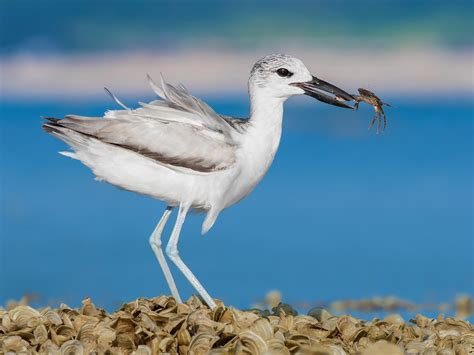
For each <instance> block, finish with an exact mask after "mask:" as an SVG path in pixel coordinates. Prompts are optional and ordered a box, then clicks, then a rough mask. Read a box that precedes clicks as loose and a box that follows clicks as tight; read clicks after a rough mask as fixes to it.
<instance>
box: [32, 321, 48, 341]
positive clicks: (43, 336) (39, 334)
mask: <svg viewBox="0 0 474 355" xmlns="http://www.w3.org/2000/svg"><path fill="white" fill-rule="evenodd" d="M33 335H34V336H35V341H36V344H43V343H45V342H46V341H47V340H48V338H49V336H48V330H47V329H46V327H45V326H44V324H40V325H38V326H37V327H36V328H35V330H34V331H33Z"/></svg>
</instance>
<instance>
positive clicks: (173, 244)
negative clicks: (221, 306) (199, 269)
mask: <svg viewBox="0 0 474 355" xmlns="http://www.w3.org/2000/svg"><path fill="white" fill-rule="evenodd" d="M188 210H189V206H187V205H183V204H180V205H179V211H178V217H177V218H176V224H175V225H174V228H173V232H172V233H171V237H170V240H169V242H168V245H167V246H166V254H167V255H168V256H169V258H170V259H171V261H172V262H173V263H174V264H175V265H176V266H177V267H178V269H179V270H181V272H182V273H183V275H184V276H185V277H186V278H187V279H188V281H189V282H190V283H191V285H193V287H194V288H195V289H196V291H197V292H198V293H199V294H200V295H201V297H202V298H203V299H204V301H205V302H206V303H207V305H208V306H209V307H210V308H215V307H216V303H215V302H214V300H213V299H212V298H211V296H209V294H208V293H207V291H206V290H205V289H204V287H203V286H202V285H201V283H200V282H199V281H198V279H197V278H196V276H194V275H193V273H192V272H191V270H190V269H189V268H188V267H187V266H186V264H185V263H184V262H183V260H181V257H180V256H179V251H178V241H179V235H180V233H181V227H182V226H183V223H184V220H185V219H186V214H187V213H188Z"/></svg>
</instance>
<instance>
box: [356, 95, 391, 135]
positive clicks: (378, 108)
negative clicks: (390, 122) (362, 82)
mask: <svg viewBox="0 0 474 355" xmlns="http://www.w3.org/2000/svg"><path fill="white" fill-rule="evenodd" d="M357 90H358V91H359V95H353V97H354V99H355V101H356V103H355V104H354V108H355V109H356V110H357V109H358V108H359V103H360V102H365V103H367V104H369V105H372V106H373V108H374V111H375V115H374V118H373V119H372V122H371V123H370V126H369V129H371V128H372V127H373V126H374V124H375V121H377V120H378V123H377V133H379V131H380V128H381V126H382V117H383V128H382V132H383V131H384V130H385V128H386V127H387V116H385V112H384V110H383V108H382V106H388V107H392V106H390V105H389V104H387V103H386V102H383V101H382V100H380V98H379V97H378V96H377V95H375V94H374V93H373V92H372V91H369V90H367V89H363V88H359V89H357Z"/></svg>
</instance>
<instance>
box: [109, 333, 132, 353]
mask: <svg viewBox="0 0 474 355" xmlns="http://www.w3.org/2000/svg"><path fill="white" fill-rule="evenodd" d="M135 342H136V338H135V334H134V333H133V332H131V333H125V332H122V333H118V332H117V335H116V338H115V342H114V345H115V346H117V347H119V348H123V349H127V350H133V349H135Z"/></svg>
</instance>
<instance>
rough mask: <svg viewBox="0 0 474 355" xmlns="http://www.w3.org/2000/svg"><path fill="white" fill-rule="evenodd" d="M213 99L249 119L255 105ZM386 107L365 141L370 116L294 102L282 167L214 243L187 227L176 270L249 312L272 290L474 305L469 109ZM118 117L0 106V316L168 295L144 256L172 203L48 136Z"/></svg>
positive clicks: (97, 109) (234, 212)
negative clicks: (122, 183) (21, 308)
mask: <svg viewBox="0 0 474 355" xmlns="http://www.w3.org/2000/svg"><path fill="white" fill-rule="evenodd" d="M207 99H208V101H210V103H211V104H212V105H213V107H215V109H216V110H218V111H219V112H222V113H226V114H234V115H241V116H245V115H246V113H247V100H246V98H243V97H232V98H217V97H214V98H213V97H208V98H207ZM386 99H387V101H388V102H391V103H393V104H394V106H395V108H392V109H387V113H388V117H389V120H390V122H389V128H388V130H387V132H386V133H385V134H382V135H376V134H375V132H374V131H368V130H367V126H368V123H369V120H370V118H371V117H372V111H371V108H370V107H364V108H361V110H360V111H359V112H357V113H354V112H349V111H348V110H343V109H339V108H335V107H330V106H327V105H324V104H321V103H317V102H315V101H312V100H310V99H309V98H297V99H293V100H290V102H288V104H287V105H286V112H285V121H284V131H283V137H282V141H281V146H280V149H279V152H278V154H277V156H276V159H275V162H274V164H273V166H272V167H271V169H270V171H269V173H268V174H267V176H266V177H265V179H264V180H263V181H262V183H261V184H260V185H259V186H258V187H257V189H256V190H255V191H254V193H253V194H251V195H250V196H249V197H248V198H247V199H245V200H244V201H242V202H241V203H240V204H238V205H236V206H234V207H232V208H230V209H229V210H226V211H224V212H223V213H222V214H221V216H220V218H219V219H218V221H217V223H216V225H215V226H214V228H213V229H212V230H211V231H210V232H209V233H208V234H207V235H205V236H204V237H203V236H201V235H200V224H201V223H202V219H203V216H202V215H192V216H190V217H189V218H188V219H187V221H186V224H185V227H184V230H183V234H182V238H181V249H180V250H181V256H182V257H183V259H184V260H185V261H186V262H187V263H188V265H189V266H190V267H191V269H192V270H194V272H195V273H196V275H197V276H198V277H199V278H200V280H201V281H202V282H203V284H204V285H205V286H206V287H207V289H208V290H209V292H210V293H211V295H213V296H214V297H216V298H220V299H222V300H225V302H226V303H227V304H231V305H235V306H238V307H249V306H250V305H251V304H252V303H253V302H255V301H257V300H259V299H261V298H262V297H263V296H264V295H265V294H266V292H267V291H269V290H273V289H277V290H280V291H281V292H282V293H283V296H284V300H285V301H286V302H289V303H293V304H296V303H298V302H301V301H309V302H313V301H331V300H338V299H358V298H368V297H372V296H387V295H396V296H398V297H401V298H404V299H408V300H411V301H414V302H441V301H451V300H452V299H453V298H454V297H455V295H457V294H459V293H468V294H471V295H472V294H473V293H474V285H473V280H474V262H473V254H474V248H473V222H472V217H473V209H472V200H473V165H472V164H473V160H472V153H473V145H472V143H473V142H472V137H473V104H472V102H469V100H462V102H461V103H459V102H454V101H451V102H443V103H441V102H436V101H434V100H433V101H430V100H423V99H421V100H420V101H416V100H408V99H401V98H386ZM110 106H111V103H110V102H109V101H108V100H106V99H104V101H103V102H95V103H88V102H68V103H55V102H33V103H26V104H25V103H24V102H21V103H20V102H3V104H2V108H1V129H2V138H1V139H2V141H1V153H2V154H1V157H0V159H1V161H0V164H1V165H0V166H1V179H2V181H1V187H2V210H1V217H0V220H1V239H0V241H1V244H0V247H1V249H0V258H1V264H0V265H1V270H0V304H1V303H3V302H5V300H6V299H10V298H20V297H21V296H22V295H24V294H28V293H36V294H38V295H39V296H40V300H39V303H41V304H50V303H52V304H56V303H58V302H66V303H68V304H71V305H73V306H76V305H78V304H79V302H80V300H81V299H82V298H84V297H85V296H91V297H92V298H93V300H94V302H95V303H96V304H98V305H100V306H102V307H106V308H109V309H111V308H113V307H117V306H118V305H119V304H120V303H122V302H125V301H128V300H132V299H135V298H137V297H143V296H144V297H151V296H154V295H158V294H163V293H165V294H167V293H168V289H167V287H166V284H165V281H164V278H163V276H162V274H161V271H160V269H159V267H158V264H157V263H156V261H155V258H154V255H153V253H152V251H151V249H150V248H149V245H148V236H149V234H150V233H151V232H152V230H153V228H154V226H155V224H156V222H157V220H158V219H159V218H160V215H161V213H162V212H163V209H164V207H165V206H164V204H163V203H161V202H159V201H155V200H152V199H150V198H147V197H144V196H139V195H136V194H133V193H130V192H125V191H122V190H119V189H117V188H115V187H113V186H110V185H107V184H105V183H99V182H96V181H94V180H93V176H92V174H91V172H90V171H89V170H88V169H87V168H85V167H84V166H82V165H81V164H80V163H79V162H77V161H73V160H70V159H67V158H64V157H61V156H59V155H58V154H56V152H57V151H59V150H64V144H63V143H62V142H60V141H57V140H55V139H53V138H52V137H50V136H48V135H47V134H45V133H44V132H42V130H41V129H40V123H41V120H40V118H39V116H41V115H52V116H62V115H64V114H67V113H79V114H84V115H100V114H101V113H102V112H103V111H104V110H105V109H106V108H109V107H110ZM170 227H171V225H169V226H168V228H167V230H166V231H167V233H169V231H170ZM172 271H174V272H175V275H176V279H177V283H178V286H179V288H180V290H181V292H182V295H183V296H184V298H188V297H189V296H190V295H191V294H192V289H191V287H190V286H189V285H188V284H187V282H186V281H185V279H184V278H183V277H181V276H180V275H179V273H178V271H177V270H176V269H174V268H172Z"/></svg>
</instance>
